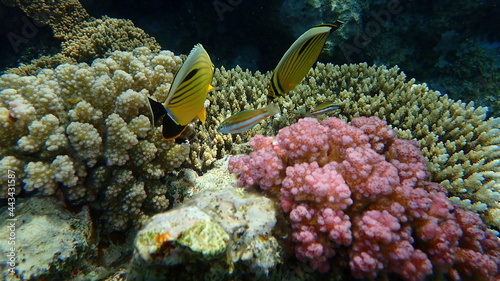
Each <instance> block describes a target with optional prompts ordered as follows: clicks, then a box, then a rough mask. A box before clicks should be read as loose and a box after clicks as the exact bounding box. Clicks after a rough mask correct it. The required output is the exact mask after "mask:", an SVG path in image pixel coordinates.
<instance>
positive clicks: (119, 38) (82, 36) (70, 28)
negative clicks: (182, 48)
mask: <svg viewBox="0 0 500 281" xmlns="http://www.w3.org/2000/svg"><path fill="white" fill-rule="evenodd" d="M9 5H11V6H17V7H19V8H21V9H22V10H23V11H24V12H25V13H26V14H27V15H28V16H29V17H32V18H33V19H35V20H36V21H37V22H38V23H39V24H48V25H49V26H50V27H51V28H52V31H53V32H54V37H55V38H57V39H62V40H63V41H62V43H61V47H62V50H61V52H60V53H57V54H55V55H53V56H43V57H41V58H38V59H36V60H33V61H32V62H31V63H30V64H29V65H23V66H20V67H18V68H13V69H10V70H9V71H8V72H9V73H14V74H36V72H38V71H39V70H40V69H42V68H50V67H56V66H57V65H59V64H61V63H69V62H87V63H91V62H92V60H93V59H95V58H102V57H107V56H109V55H111V53H112V52H113V51H132V50H133V49H134V48H137V47H142V46H145V47H148V48H150V49H151V50H152V51H155V52H159V51H160V45H159V44H158V43H157V42H156V40H155V39H154V38H153V37H150V36H149V35H147V34H146V33H145V32H144V31H143V30H142V29H140V28H138V27H136V26H134V24H133V23H132V21H130V20H123V19H115V18H110V17H106V16H104V17H102V18H100V19H95V18H94V17H91V16H90V15H89V14H88V13H87V11H86V10H85V9H84V8H83V6H82V5H81V3H80V2H79V1H78V0H70V1H44V0H36V1H19V0H13V1H10V2H9Z"/></svg>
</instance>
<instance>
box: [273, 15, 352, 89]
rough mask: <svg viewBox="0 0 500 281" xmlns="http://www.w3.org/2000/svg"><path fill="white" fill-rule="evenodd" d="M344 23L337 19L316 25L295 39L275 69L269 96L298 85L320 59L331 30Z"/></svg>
mask: <svg viewBox="0 0 500 281" xmlns="http://www.w3.org/2000/svg"><path fill="white" fill-rule="evenodd" d="M342 24H343V22H341V21H336V22H335V23H333V24H330V23H323V24H319V25H316V26H314V27H312V28H311V29H309V30H308V31H306V32H305V33H304V34H302V35H301V36H300V37H299V38H298V39H297V40H295V42H294V43H293V44H292V46H291V47H290V48H289V49H288V50H287V51H286V53H285V54H284V55H283V57H282V58H281V60H280V62H279V63H278V65H277V66H276V68H275V69H274V71H273V75H272V77H271V82H270V84H269V88H268V94H267V95H268V97H269V98H271V99H274V98H276V97H277V96H278V95H281V96H282V95H284V94H286V93H288V92H289V91H290V90H292V89H293V88H294V87H295V86H297V84H299V83H300V81H302V79H304V77H305V76H306V74H307V73H308V72H309V70H310V69H311V67H312V66H313V64H314V63H315V62H316V60H318V57H319V54H320V53H321V51H322V50H323V46H324V45H325V42H326V39H327V38H328V35H329V34H330V32H332V31H334V30H337V29H339V27H340V26H341V25H342Z"/></svg>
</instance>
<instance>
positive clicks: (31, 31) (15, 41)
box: [7, 13, 49, 54]
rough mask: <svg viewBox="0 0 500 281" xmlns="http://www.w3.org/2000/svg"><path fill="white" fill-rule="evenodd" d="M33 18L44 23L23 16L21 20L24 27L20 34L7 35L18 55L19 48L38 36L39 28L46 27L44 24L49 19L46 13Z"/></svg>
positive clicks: (11, 33) (10, 33)
mask: <svg viewBox="0 0 500 281" xmlns="http://www.w3.org/2000/svg"><path fill="white" fill-rule="evenodd" d="M33 18H35V19H41V20H42V21H38V20H31V19H29V18H28V17H27V16H23V17H22V18H21V21H22V22H23V25H22V27H21V30H20V32H9V33H8V34H7V39H8V40H9V43H10V45H11V46H12V49H13V50H14V52H15V53H16V54H17V53H18V52H19V47H20V46H21V45H22V44H28V42H29V40H30V39H32V38H34V37H35V36H36V35H37V34H38V32H39V30H38V28H40V27H42V26H44V25H45V24H44V23H42V22H46V21H47V20H48V19H49V17H48V15H46V14H44V13H39V14H35V15H34V16H33Z"/></svg>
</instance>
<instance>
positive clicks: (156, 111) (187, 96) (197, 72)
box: [149, 44, 214, 139]
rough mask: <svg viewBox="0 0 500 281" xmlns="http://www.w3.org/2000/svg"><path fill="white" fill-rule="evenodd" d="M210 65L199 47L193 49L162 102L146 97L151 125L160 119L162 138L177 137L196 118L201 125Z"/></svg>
mask: <svg viewBox="0 0 500 281" xmlns="http://www.w3.org/2000/svg"><path fill="white" fill-rule="evenodd" d="M213 73H214V65H213V63H212V61H211V60H210V56H209V55H208V53H207V51H205V49H204V48H203V46H202V45H201V44H197V45H196V46H194V48H193V50H191V53H189V56H188V57H187V58H186V61H185V62H184V64H183V65H182V67H181V69H179V72H177V74H176V75H175V78H174V81H173V82H172V86H171V87H170V91H169V93H168V96H167V99H166V100H165V102H164V103H159V102H157V101H155V100H153V99H151V98H149V104H150V107H151V113H152V115H153V124H156V122H157V121H158V120H159V119H160V118H161V117H163V137H164V138H166V139H175V138H177V137H178V136H179V135H180V134H181V133H182V131H184V129H185V127H186V126H187V125H188V124H189V123H191V122H192V121H193V120H194V118H195V117H196V116H198V118H199V119H200V120H201V122H203V123H205V119H206V112H205V107H204V103H205V100H206V98H207V94H208V92H210V90H212V89H213V87H212V85H211V84H210V83H211V82H212V77H213Z"/></svg>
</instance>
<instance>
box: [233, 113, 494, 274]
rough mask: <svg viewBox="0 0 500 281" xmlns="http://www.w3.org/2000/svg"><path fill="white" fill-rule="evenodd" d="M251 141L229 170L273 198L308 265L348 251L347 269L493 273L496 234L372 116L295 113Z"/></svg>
mask: <svg viewBox="0 0 500 281" xmlns="http://www.w3.org/2000/svg"><path fill="white" fill-rule="evenodd" d="M250 144H251V146H252V148H253V150H254V152H252V153H251V154H250V155H244V156H241V157H238V158H231V159H230V160H229V171H230V172H232V173H236V174H238V175H239V179H238V183H239V185H240V186H245V187H254V186H258V187H260V188H261V189H263V190H267V191H269V193H271V194H273V195H274V196H276V197H278V198H279V201H280V204H281V208H282V210H283V211H284V212H285V213H286V214H287V217H288V218H289V221H290V223H291V226H292V235H291V237H292V240H293V241H294V242H295V243H296V246H295V256H296V257H297V258H298V259H299V260H301V261H305V262H309V263H310V264H311V266H312V267H313V268H314V269H317V270H319V271H328V270H329V269H330V267H331V265H332V264H335V265H338V266H339V267H342V264H345V262H343V260H344V259H346V258H347V259H348V264H349V267H350V270H351V273H352V275H353V276H354V277H355V278H370V279H375V278H377V277H378V278H382V279H384V278H386V277H387V276H389V274H390V273H391V272H392V273H396V274H398V275H400V276H401V277H403V279H404V280H424V279H425V276H426V275H428V274H430V273H434V274H435V276H439V275H441V274H446V275H448V276H449V277H450V278H451V279H452V280H468V279H471V278H480V279H481V280H492V281H493V280H497V279H498V278H499V277H500V269H499V263H500V256H499V251H500V241H499V240H498V238H497V237H496V236H495V235H494V234H493V233H492V232H489V231H487V230H486V226H485V224H484V223H483V222H482V221H481V219H480V218H479V216H478V215H477V214H475V213H473V212H472V211H465V210H462V209H461V208H459V207H458V206H453V205H452V203H451V201H449V200H448V198H447V197H446V190H445V189H443V188H442V187H440V186H438V185H437V184H435V183H432V182H429V181H428V175H429V174H428V172H427V169H426V161H425V159H424V157H423V156H422V154H421V152H420V149H419V148H418V143H417V142H416V141H413V140H401V139H398V138H396V133H395V132H394V131H393V130H391V129H390V127H388V126H387V125H386V123H385V122H384V121H382V120H380V119H379V118H377V117H370V118H367V117H358V118H354V119H353V120H352V121H351V125H348V124H347V123H346V122H345V121H343V120H340V119H338V118H328V119H325V120H323V121H322V122H321V123H320V122H319V121H318V120H317V119H314V118H304V119H301V120H299V122H298V123H295V124H293V125H291V126H288V127H285V128H282V129H281V130H280V131H279V132H278V134H277V136H276V137H275V138H274V137H264V136H262V135H256V136H255V137H253V138H252V139H251V141H250ZM346 266H347V265H346Z"/></svg>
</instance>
